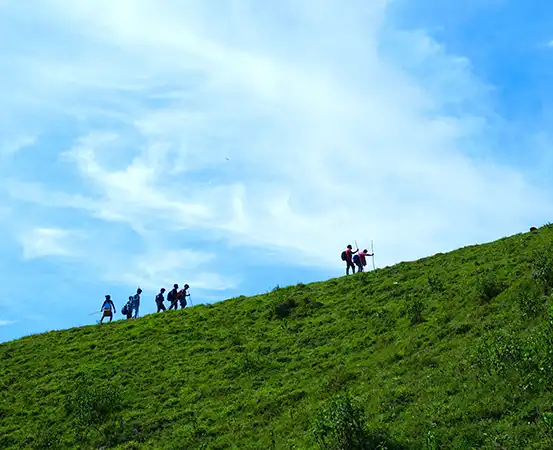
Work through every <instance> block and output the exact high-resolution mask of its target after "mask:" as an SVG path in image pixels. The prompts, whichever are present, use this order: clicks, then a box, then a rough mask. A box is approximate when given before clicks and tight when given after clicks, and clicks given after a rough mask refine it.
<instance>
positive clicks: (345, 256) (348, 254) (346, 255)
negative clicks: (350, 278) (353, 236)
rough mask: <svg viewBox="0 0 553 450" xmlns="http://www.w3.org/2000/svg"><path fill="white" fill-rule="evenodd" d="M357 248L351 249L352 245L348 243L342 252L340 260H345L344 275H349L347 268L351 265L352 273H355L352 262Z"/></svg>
mask: <svg viewBox="0 0 553 450" xmlns="http://www.w3.org/2000/svg"><path fill="white" fill-rule="evenodd" d="M358 251H359V249H357V250H355V251H353V250H352V246H351V245H348V246H347V248H346V249H345V250H344V251H343V252H342V261H345V262H346V275H349V269H350V267H351V270H352V273H355V265H354V264H353V255H354V254H355V253H357V252H358Z"/></svg>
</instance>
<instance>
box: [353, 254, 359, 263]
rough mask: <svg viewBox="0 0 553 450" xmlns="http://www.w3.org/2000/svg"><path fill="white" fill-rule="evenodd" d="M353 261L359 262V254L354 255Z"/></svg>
mask: <svg viewBox="0 0 553 450" xmlns="http://www.w3.org/2000/svg"><path fill="white" fill-rule="evenodd" d="M353 261H355V262H357V261H359V255H358V254H357V253H356V254H355V255H353Z"/></svg>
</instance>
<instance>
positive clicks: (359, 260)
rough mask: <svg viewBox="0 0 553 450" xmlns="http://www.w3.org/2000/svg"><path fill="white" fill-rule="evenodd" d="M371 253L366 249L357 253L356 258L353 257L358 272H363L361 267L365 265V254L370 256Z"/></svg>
mask: <svg viewBox="0 0 553 450" xmlns="http://www.w3.org/2000/svg"><path fill="white" fill-rule="evenodd" d="M372 255H373V254H372V253H369V251H368V250H367V249H365V250H363V251H362V252H359V253H357V255H355V256H357V258H354V262H355V264H357V267H358V268H359V270H358V271H359V272H363V267H364V266H366V265H367V256H372Z"/></svg>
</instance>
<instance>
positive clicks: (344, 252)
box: [342, 250, 346, 261]
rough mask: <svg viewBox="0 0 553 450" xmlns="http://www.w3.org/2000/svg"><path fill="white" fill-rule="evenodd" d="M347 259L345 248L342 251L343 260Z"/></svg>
mask: <svg viewBox="0 0 553 450" xmlns="http://www.w3.org/2000/svg"><path fill="white" fill-rule="evenodd" d="M345 260H346V251H345V250H344V251H343V252H342V261H345Z"/></svg>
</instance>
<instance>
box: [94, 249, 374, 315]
mask: <svg viewBox="0 0 553 450" xmlns="http://www.w3.org/2000/svg"><path fill="white" fill-rule="evenodd" d="M367 256H374V253H369V251H368V250H367V249H364V250H363V251H362V252H360V251H359V249H356V250H353V247H352V246H351V245H348V246H347V248H346V249H345V250H344V251H343V252H342V261H345V263H346V275H349V270H350V269H351V270H352V273H355V266H357V269H358V272H363V271H364V267H365V266H366V265H367ZM189 288H190V286H188V284H185V285H184V286H183V288H182V289H180V290H179V285H178V284H174V285H173V289H171V291H169V294H167V301H168V302H169V310H171V309H175V311H176V310H177V309H178V307H179V305H180V307H181V309H183V308H185V307H186V305H187V303H186V297H190V294H189V293H188V289H189ZM140 294H142V289H140V288H138V289H137V290H136V294H134V295H131V296H130V297H129V300H128V302H127V303H126V304H125V305H124V306H123V308H121V313H122V314H123V315H125V316H127V319H132V318H134V319H136V318H137V317H138V311H139V309H140ZM164 294H165V288H161V289H160V291H159V294H157V295H156V299H155V300H156V306H157V311H156V312H160V311H166V310H167V308H165V304H164V301H165V297H164ZM100 311H101V312H102V313H103V314H102V318H101V319H100V323H103V321H104V318H106V317H109V321H110V322H111V321H112V319H113V314H116V312H117V311H116V310H115V305H114V304H113V301H112V300H111V296H110V295H109V294H108V295H106V298H105V300H104V303H103V304H102V308H101V310H100Z"/></svg>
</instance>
